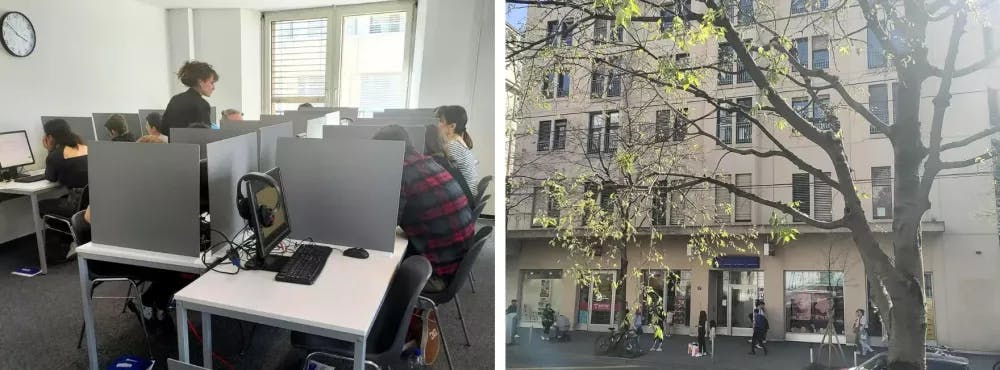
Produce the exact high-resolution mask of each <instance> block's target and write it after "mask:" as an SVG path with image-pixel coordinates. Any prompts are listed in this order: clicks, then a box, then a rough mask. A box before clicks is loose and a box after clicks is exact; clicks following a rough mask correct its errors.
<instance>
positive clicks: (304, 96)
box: [270, 18, 327, 113]
mask: <svg viewBox="0 0 1000 370" xmlns="http://www.w3.org/2000/svg"><path fill="white" fill-rule="evenodd" d="M270 27H271V40H270V47H271V56H270V57H271V71H270V72H271V79H270V82H271V83H270V94H271V107H270V108H271V112H276V113H280V112H283V111H286V110H295V109H296V107H297V106H298V105H299V104H302V103H311V104H313V105H320V106H322V105H324V104H325V103H326V101H327V88H326V84H327V75H326V74H327V67H326V64H327V63H326V58H327V53H326V47H327V19H326V18H317V19H298V20H287V21H274V22H271V23H270Z"/></svg>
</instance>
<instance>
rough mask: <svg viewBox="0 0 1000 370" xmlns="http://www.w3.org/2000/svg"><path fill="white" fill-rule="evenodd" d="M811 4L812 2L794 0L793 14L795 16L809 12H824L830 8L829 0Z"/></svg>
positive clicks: (818, 0)
mask: <svg viewBox="0 0 1000 370" xmlns="http://www.w3.org/2000/svg"><path fill="white" fill-rule="evenodd" d="M809 2H810V0H792V10H791V13H792V14H793V15H795V14H802V13H805V12H808V11H818V10H823V9H826V7H827V6H829V1H828V0H816V1H815V2H812V4H808V3H809ZM809 5H811V6H809ZM810 8H811V9H810Z"/></svg>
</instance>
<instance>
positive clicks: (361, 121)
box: [351, 117, 438, 126]
mask: <svg viewBox="0 0 1000 370" xmlns="http://www.w3.org/2000/svg"><path fill="white" fill-rule="evenodd" d="M351 124H352V125H371V126H385V125H400V126H427V125H436V124H438V119H437V118H433V117H432V118H412V117H375V118H358V119H356V120H354V122H352V123H351Z"/></svg>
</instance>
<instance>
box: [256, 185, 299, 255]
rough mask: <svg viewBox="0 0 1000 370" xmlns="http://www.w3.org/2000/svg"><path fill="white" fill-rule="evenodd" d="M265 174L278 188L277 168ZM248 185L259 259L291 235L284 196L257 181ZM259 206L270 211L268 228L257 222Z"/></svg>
mask: <svg viewBox="0 0 1000 370" xmlns="http://www.w3.org/2000/svg"><path fill="white" fill-rule="evenodd" d="M266 173H267V174H268V175H269V176H271V178H273V179H275V181H277V182H278V185H279V186H280V184H281V179H280V178H279V175H278V169H277V168H274V169H271V170H270V171H267V172H266ZM248 183H249V187H250V194H253V195H252V197H251V205H252V206H253V209H252V210H251V211H252V212H253V214H254V217H253V227H254V231H255V234H256V235H257V244H258V245H259V246H260V248H259V251H260V253H261V255H260V256H259V257H264V256H267V255H268V254H270V253H271V251H272V250H273V249H274V247H275V246H277V245H278V243H280V242H281V241H282V240H284V239H285V237H287V236H288V234H290V233H291V227H290V226H289V225H288V216H287V212H286V210H285V204H286V203H285V199H284V196H281V195H280V194H281V193H280V192H279V190H278V189H277V188H275V187H274V186H272V185H271V184H268V183H266V182H263V181H258V180H250V181H248ZM260 206H264V207H267V208H270V209H271V210H272V215H273V221H272V223H271V225H270V226H267V227H265V226H263V225H261V224H259V223H258V222H257V220H259V219H260V212H259V207H260Z"/></svg>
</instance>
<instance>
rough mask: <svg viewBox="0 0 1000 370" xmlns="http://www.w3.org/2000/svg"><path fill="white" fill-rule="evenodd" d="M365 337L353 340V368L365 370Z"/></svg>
mask: <svg viewBox="0 0 1000 370" xmlns="http://www.w3.org/2000/svg"><path fill="white" fill-rule="evenodd" d="M366 339H367V338H365V337H361V338H359V339H355V340H354V370H365V342H366Z"/></svg>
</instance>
